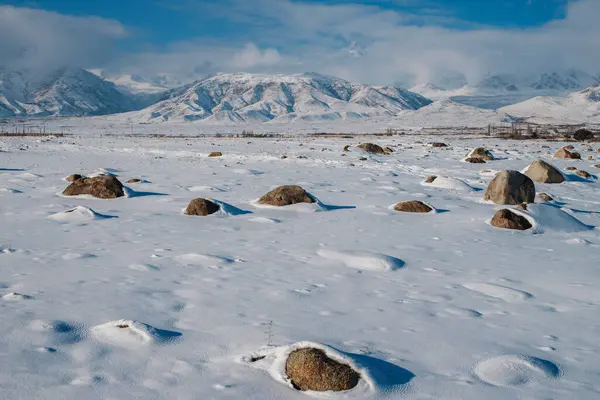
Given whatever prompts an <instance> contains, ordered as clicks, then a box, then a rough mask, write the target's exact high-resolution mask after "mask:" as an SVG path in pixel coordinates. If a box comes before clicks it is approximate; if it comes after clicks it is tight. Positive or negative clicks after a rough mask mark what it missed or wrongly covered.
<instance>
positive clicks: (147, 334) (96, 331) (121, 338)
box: [90, 319, 181, 348]
mask: <svg viewBox="0 0 600 400" xmlns="http://www.w3.org/2000/svg"><path fill="white" fill-rule="evenodd" d="M90 333H91V334H92V336H93V337H95V338H96V339H97V340H99V341H101V342H104V343H107V344H111V345H114V346H119V347H124V348H139V347H141V346H147V345H150V344H154V343H155V344H165V343H168V342H171V341H173V340H177V339H178V338H180V337H181V333H179V332H173V331H166V330H162V329H157V328H154V327H153V326H150V325H147V324H144V323H141V322H138V321H130V320H124V319H121V320H118V321H111V322H107V323H106V324H102V325H97V326H94V327H93V328H92V329H91V330H90Z"/></svg>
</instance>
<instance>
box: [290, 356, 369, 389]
mask: <svg viewBox="0 0 600 400" xmlns="http://www.w3.org/2000/svg"><path fill="white" fill-rule="evenodd" d="M285 373H286V375H287V377H288V379H289V380H290V382H291V384H292V385H293V386H294V388H296V389H297V390H302V391H306V390H311V391H315V392H326V391H330V390H331V391H335V392H340V391H344V390H350V389H352V388H354V387H356V385H358V381H359V380H360V375H359V374H358V372H356V371H354V370H353V369H352V368H351V367H350V366H349V365H346V364H342V363H340V362H338V361H336V360H333V359H331V358H329V357H327V355H326V354H325V352H324V351H323V350H320V349H314V348H305V349H299V350H295V351H293V352H291V353H290V355H289V356H288V358H287V360H286V362H285Z"/></svg>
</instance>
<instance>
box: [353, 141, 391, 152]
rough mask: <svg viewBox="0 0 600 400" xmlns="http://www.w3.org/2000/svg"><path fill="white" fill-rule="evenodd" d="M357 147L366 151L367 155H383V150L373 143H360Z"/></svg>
mask: <svg viewBox="0 0 600 400" xmlns="http://www.w3.org/2000/svg"><path fill="white" fill-rule="evenodd" d="M357 147H358V148H359V149H361V150H362V151H366V152H367V153H374V154H385V150H384V149H383V147H381V146H378V145H376V144H373V143H362V144H359V145H358V146H357Z"/></svg>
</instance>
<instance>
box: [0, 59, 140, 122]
mask: <svg viewBox="0 0 600 400" xmlns="http://www.w3.org/2000/svg"><path fill="white" fill-rule="evenodd" d="M136 108H137V105H136V101H135V100H134V99H133V98H132V97H131V96H128V95H127V94H124V93H122V92H120V91H119V90H117V88H116V87H115V85H114V84H112V83H110V82H107V81H105V80H103V79H102V78H100V77H98V76H96V75H94V74H92V73H90V72H88V71H85V70H82V69H78V68H62V69H59V70H57V71H52V72H50V73H46V74H42V75H40V74H35V73H33V72H28V71H23V72H14V71H2V72H0V116H4V117H11V116H47V115H53V116H86V115H104V114H113V113H119V112H124V111H131V110H134V109H136Z"/></svg>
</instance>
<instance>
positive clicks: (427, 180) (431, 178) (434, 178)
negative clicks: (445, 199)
mask: <svg viewBox="0 0 600 400" xmlns="http://www.w3.org/2000/svg"><path fill="white" fill-rule="evenodd" d="M436 179H437V176H435V175H431V176H428V177H427V179H425V183H433V181H435V180H436Z"/></svg>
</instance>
